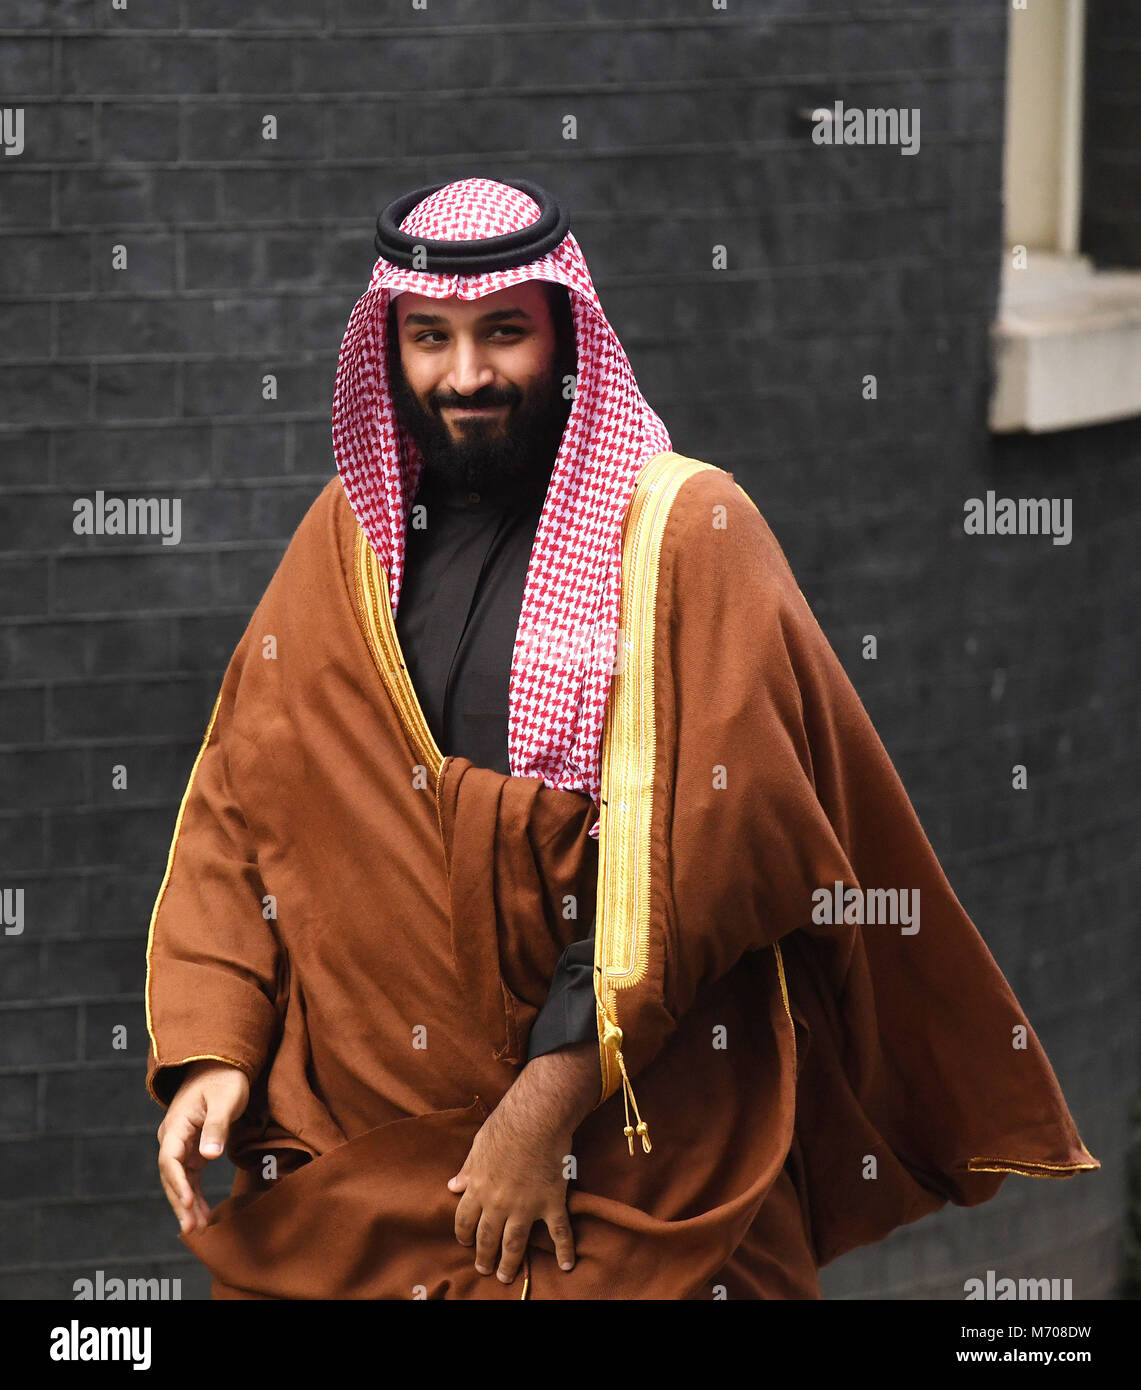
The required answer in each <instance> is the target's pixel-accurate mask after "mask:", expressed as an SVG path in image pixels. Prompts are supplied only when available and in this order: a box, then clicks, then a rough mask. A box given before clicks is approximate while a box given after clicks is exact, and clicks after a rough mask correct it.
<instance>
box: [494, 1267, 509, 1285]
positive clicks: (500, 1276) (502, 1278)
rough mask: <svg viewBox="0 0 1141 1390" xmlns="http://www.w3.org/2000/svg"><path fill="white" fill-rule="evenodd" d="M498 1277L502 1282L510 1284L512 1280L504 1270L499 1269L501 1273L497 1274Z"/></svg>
mask: <svg viewBox="0 0 1141 1390" xmlns="http://www.w3.org/2000/svg"><path fill="white" fill-rule="evenodd" d="M496 1278H497V1279H498V1280H499V1282H500V1283H501V1284H510V1282H511V1280H510V1279H508V1277H507V1275H506V1274H504V1272H503V1271H502V1270H500V1271H499V1273H498V1274H497V1275H496Z"/></svg>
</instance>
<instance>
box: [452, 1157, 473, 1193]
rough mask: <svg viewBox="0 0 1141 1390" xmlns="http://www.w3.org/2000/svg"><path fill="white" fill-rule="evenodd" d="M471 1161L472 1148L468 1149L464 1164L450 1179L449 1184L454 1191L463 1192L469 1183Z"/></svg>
mask: <svg viewBox="0 0 1141 1390" xmlns="http://www.w3.org/2000/svg"><path fill="white" fill-rule="evenodd" d="M470 1163H471V1149H468V1151H467V1158H465V1159H464V1161H463V1166H462V1167H461V1168H460V1171H459V1172H458V1173H457V1174H456V1175H455V1177H454V1178H449V1179H448V1186H449V1187H450V1188H451V1189H452V1191H453V1192H463V1191H464V1190H465V1189H466V1187H467V1185H468V1165H469V1164H470Z"/></svg>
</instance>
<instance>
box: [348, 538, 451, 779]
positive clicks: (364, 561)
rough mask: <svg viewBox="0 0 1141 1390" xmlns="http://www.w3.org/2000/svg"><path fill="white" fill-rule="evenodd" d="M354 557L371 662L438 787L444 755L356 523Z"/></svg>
mask: <svg viewBox="0 0 1141 1390" xmlns="http://www.w3.org/2000/svg"><path fill="white" fill-rule="evenodd" d="M356 559H357V563H356V587H357V608H358V610H359V613H360V619H361V625H362V628H363V630H364V636H365V644H366V645H367V647H368V650H369V655H370V656H371V657H372V664H373V665H374V666H375V667H376V670H377V674H378V675H379V676H380V679H381V682H382V684H383V685H384V688H385V690H387V692H388V694H389V696H390V698H391V700H392V703H393V705H394V706H395V707H396V713H397V715H398V717H399V719H400V722H401V724H402V725H403V727H404V731H405V733H406V734H407V735H408V740H409V742H410V743H411V744H412V750H413V752H414V753H415V754H416V756H417V758H418V759H419V760H420V762H421V763H422V764H423V765H424V766H425V767H426V768H428V769H429V770H430V772H431V773H432V778H433V789H434V790H438V788H439V784H440V773H441V772H442V770H443V766H444V762H445V758H444V755H443V753H442V752H441V751H440V749H439V747H438V746H437V744H436V740H435V739H434V738H433V737H432V731H431V729H429V727H428V721H427V719H425V717H424V711H423V709H422V708H421V706H420V700H419V697H418V696H417V694H416V691H415V689H414V687H413V685H412V679H411V677H410V676H409V674H408V667H407V666H406V665H405V664H404V653H403V652H402V651H401V649H400V639H399V638H398V637H397V635H396V624H395V622H394V621H393V617H392V604H391V601H390V600H389V596H388V595H389V591H388V576H387V575H386V574H385V572H384V568H383V566H382V565H381V563H380V560H379V558H378V557H377V554H376V551H375V550H373V548H372V546H371V545H370V544H369V540H368V537H367V536H366V535H365V533H364V531H363V530H362V529H361V528H359V527H358V528H357V556H356Z"/></svg>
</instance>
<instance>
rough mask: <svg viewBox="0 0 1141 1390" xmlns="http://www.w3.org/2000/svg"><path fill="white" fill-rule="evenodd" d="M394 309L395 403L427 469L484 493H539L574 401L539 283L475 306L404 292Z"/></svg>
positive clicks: (501, 293)
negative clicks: (566, 389) (567, 395)
mask: <svg viewBox="0 0 1141 1390" xmlns="http://www.w3.org/2000/svg"><path fill="white" fill-rule="evenodd" d="M395 311H396V323H395V329H396V339H397V343H398V346H399V355H398V359H397V358H396V355H395V354H394V360H393V361H392V363H391V366H390V376H391V384H392V394H393V400H394V402H395V404H396V408H397V411H398V413H399V414H400V417H401V419H402V421H403V423H404V425H405V427H406V428H407V429H408V431H409V433H410V434H411V435H412V437H413V438H414V439H415V441H416V443H417V446H418V447H419V449H420V452H421V453H422V454H423V456H424V462H425V468H426V469H427V470H428V471H429V472H430V473H432V474H434V475H435V476H437V477H438V478H440V479H441V480H443V481H445V482H447V483H449V484H450V485H451V486H453V487H457V488H460V489H474V490H476V491H478V492H480V493H483V494H487V495H498V496H508V495H511V494H512V493H513V492H515V491H518V490H519V489H523V490H526V489H527V487H528V484H529V483H534V482H536V480H538V479H541V480H542V483H543V485H544V487H545V484H546V481H547V479H549V477H550V471H551V465H552V464H553V462H554V457H555V454H556V452H557V450H558V446H559V441H560V439H561V438H562V432H563V428H564V426H565V424H566V418H567V414H568V413H569V410H570V402H569V401H568V400H565V399H564V398H563V393H562V380H561V375H562V372H561V368H562V367H563V366H564V365H566V364H564V363H561V362H559V361H558V360H557V358H558V356H559V354H558V351H557V346H558V344H557V337H558V335H557V334H556V330H555V324H554V321H553V319H552V316H551V311H550V304H549V301H548V297H547V292H546V290H545V289H544V287H543V285H542V284H541V283H540V282H539V281H536V280H528V281H524V282H522V283H521V284H518V285H513V286H511V287H510V288H508V289H505V290H497V291H496V292H495V293H494V294H489V295H485V296H484V297H483V298H482V299H473V300H460V299H456V298H451V299H432V298H430V297H428V296H426V295H419V294H407V293H405V294H401V295H398V296H397V298H396V300H395ZM567 370H573V366H569V367H567Z"/></svg>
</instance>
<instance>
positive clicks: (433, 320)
mask: <svg viewBox="0 0 1141 1390" xmlns="http://www.w3.org/2000/svg"><path fill="white" fill-rule="evenodd" d="M504 319H526V320H527V322H528V323H531V322H532V321H533V320H532V318H531V315H530V314H528V313H527V312H526V311H525V310H523V309H496V310H495V311H494V312H493V313H490V314H483V315H481V317H480V318H479V319H478V320H477V322H478V323H501V322H502V321H503V320H504ZM404 322H405V324H406V325H407V324H417V325H418V326H420V327H425V328H435V327H436V326H437V325H439V324H446V323H447V322H448V320H447V318H446V317H445V316H444V315H443V314H409V315H408V316H407V318H405V320H404Z"/></svg>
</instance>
